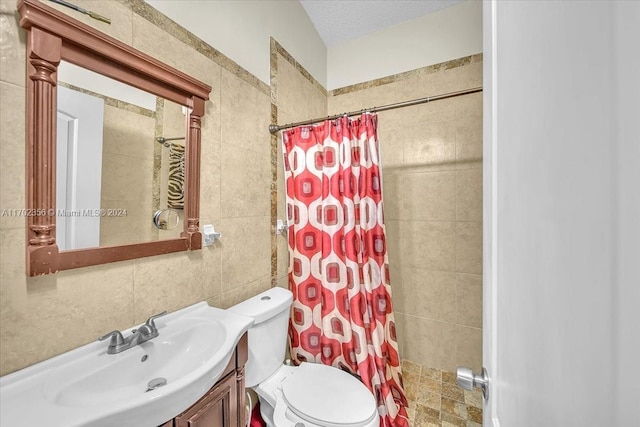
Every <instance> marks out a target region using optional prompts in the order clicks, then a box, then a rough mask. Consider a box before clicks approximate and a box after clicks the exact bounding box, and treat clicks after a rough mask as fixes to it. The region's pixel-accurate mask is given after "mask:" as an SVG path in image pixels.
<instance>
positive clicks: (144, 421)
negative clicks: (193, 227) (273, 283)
mask: <svg viewBox="0 0 640 427" xmlns="http://www.w3.org/2000/svg"><path fill="white" fill-rule="evenodd" d="M155 324H156V326H157V331H158V335H157V337H155V338H152V339H149V340H148V341H144V342H141V343H139V344H136V345H133V346H131V347H128V348H126V349H124V350H122V351H120V352H118V353H113V352H112V353H109V347H108V345H107V343H106V342H104V341H94V342H91V343H89V344H86V345H84V346H82V347H78V348H76V349H73V350H71V351H68V352H66V353H63V354H61V355H59V356H56V357H53V358H51V359H47V360H45V361H42V362H40V363H37V364H35V365H32V366H29V367H27V368H24V369H22V370H20V371H16V372H13V373H11V374H8V375H5V376H3V377H0V407H1V408H2V411H0V425H1V426H40V425H47V426H50V427H80V426H91V427H113V426H119V427H140V426H162V427H169V426H171V427H241V426H244V422H245V416H244V410H245V409H244V407H245V394H244V392H245V389H244V388H245V364H246V363H247V359H248V335H247V331H248V330H249V328H250V327H251V325H252V324H253V319H251V318H249V317H246V316H240V315H237V314H235V313H232V312H230V311H228V310H222V309H220V308H216V307H210V306H209V305H208V304H207V303H206V302H204V301H203V302H200V303H197V304H194V305H192V306H189V307H185V308H183V309H180V310H177V311H174V312H172V313H169V314H167V315H164V316H162V317H160V318H159V319H156V320H155ZM143 327H144V325H141V326H136V327H133V328H129V329H127V330H123V331H122V332H120V333H121V334H122V336H123V337H125V341H126V340H127V338H129V337H131V336H133V335H135V334H136V333H137V331H138V330H140V329H142V328H143ZM114 332H117V331H114ZM107 335H109V336H111V335H114V333H109V334H107ZM115 335H118V334H117V333H115Z"/></svg>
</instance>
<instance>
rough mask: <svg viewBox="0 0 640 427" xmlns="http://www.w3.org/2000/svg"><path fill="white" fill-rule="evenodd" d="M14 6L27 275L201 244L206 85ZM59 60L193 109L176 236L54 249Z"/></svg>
mask: <svg viewBox="0 0 640 427" xmlns="http://www.w3.org/2000/svg"><path fill="white" fill-rule="evenodd" d="M18 11H19V12H20V17H21V19H20V26H21V27H22V28H24V29H25V30H26V33H27V46H26V62H27V64H26V66H27V76H26V96H27V102H26V104H27V108H26V110H27V111H26V144H27V147H26V213H27V218H26V222H27V230H26V234H27V250H26V263H27V265H26V267H27V268H26V269H27V274H28V275H29V276H36V275H41V274H49V273H55V272H57V271H59V270H68V269H72V268H79V267H86V266H90V265H98V264H106V263H110V262H115V261H124V260H129V259H134V258H141V257H147V256H152V255H160V254H166V253H171V252H180V251H187V250H195V249H200V248H201V247H202V235H201V233H200V231H199V222H200V219H199V214H200V213H199V210H200V206H199V203H200V123H201V119H202V117H203V116H204V113H205V108H204V105H205V101H206V100H208V99H209V93H210V92H211V87H210V86H208V85H206V84H204V83H202V82H200V81H198V80H196V79H194V78H192V77H190V76H188V75H186V74H184V73H182V72H180V71H178V70H176V69H174V68H172V67H169V66H167V65H165V64H163V63H161V62H160V61H158V60H156V59H154V58H152V57H150V56H149V55H146V54H144V53H142V52H139V51H138V50H136V49H134V48H132V47H131V46H128V45H126V44H124V43H122V42H120V41H118V40H116V39H114V38H113V37H110V36H107V35H105V34H103V33H101V32H100V31H98V30H96V29H94V28H91V27H89V26H88V25H85V24H83V23H81V22H79V21H77V20H75V19H73V18H71V17H69V16H67V15H65V14H64V13H61V12H59V11H57V10H56V9H54V8H52V7H50V6H47V5H45V4H42V3H40V2H39V1H37V0H20V1H19V2H18ZM62 59H64V60H65V61H68V62H70V63H72V64H75V65H78V66H80V67H83V68H86V69H88V70H91V71H95V72H97V73H99V74H102V75H104V76H107V77H111V78H113V79H115V80H118V81H120V82H122V83H125V84H129V85H131V86H134V87H136V88H138V89H142V90H144V91H146V92H149V93H152V94H154V95H156V96H160V97H163V98H165V99H168V100H170V101H173V102H176V103H178V104H181V105H185V106H187V107H188V108H189V109H190V113H189V117H188V124H189V129H188V130H187V132H186V133H187V134H186V143H185V144H186V152H185V183H184V188H185V195H184V197H185V204H184V218H185V221H184V223H185V224H184V231H183V232H182V233H181V235H180V237H179V238H174V239H167V240H158V241H150V242H142V243H134V244H127V245H119V246H105V247H95V248H87V249H76V250H69V251H60V250H59V249H58V245H57V244H56V231H55V230H56V114H57V80H58V75H57V69H58V65H59V64H60V60H62ZM152 143H153V141H149V144H152ZM151 215H152V212H150V213H149V216H150V217H151Z"/></svg>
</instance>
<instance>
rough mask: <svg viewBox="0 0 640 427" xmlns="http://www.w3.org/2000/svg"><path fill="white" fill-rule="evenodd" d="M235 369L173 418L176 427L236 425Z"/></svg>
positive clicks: (231, 426)
mask: <svg viewBox="0 0 640 427" xmlns="http://www.w3.org/2000/svg"><path fill="white" fill-rule="evenodd" d="M236 399H237V392H236V375H235V371H234V372H232V373H231V374H230V375H228V376H226V377H225V378H224V379H223V380H221V381H220V382H218V384H217V385H216V386H215V387H214V388H212V389H211V390H210V391H209V392H208V393H207V394H206V395H204V397H202V398H201V399H200V400H199V401H198V402H196V403H195V404H194V405H193V406H192V407H191V408H189V409H188V410H187V411H186V412H184V413H183V414H182V415H179V416H178V417H176V419H175V425H176V427H236V424H237V421H236V420H237V414H236V413H235V411H236V410H237V408H236V404H235V401H236Z"/></svg>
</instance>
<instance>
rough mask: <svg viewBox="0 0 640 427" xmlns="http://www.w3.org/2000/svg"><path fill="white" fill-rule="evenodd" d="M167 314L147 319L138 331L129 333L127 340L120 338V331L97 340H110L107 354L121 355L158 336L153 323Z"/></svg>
mask: <svg viewBox="0 0 640 427" xmlns="http://www.w3.org/2000/svg"><path fill="white" fill-rule="evenodd" d="M165 314H167V312H166V311H163V312H162V313H159V314H154V315H153V316H151V317H149V318H148V319H147V321H146V322H145V324H144V325H142V326H140V327H139V328H138V329H134V330H133V331H131V332H132V333H131V335H130V336H128V337H127V338H124V337H123V336H122V332H120V331H111V332H109V333H108V334H106V335H103V336H101V337H99V338H98V340H100V341H104V340H106V339H107V338H111V341H109V348H108V349H107V353H108V354H117V353H121V352H123V351H125V350H128V349H130V348H131V347H135V346H136V345H138V344H142V343H143V342H146V341H149V340H151V339H154V338H155V337H157V336H158V328H156V323H155V322H154V320H155V319H157V318H158V317H160V316H164V315H165Z"/></svg>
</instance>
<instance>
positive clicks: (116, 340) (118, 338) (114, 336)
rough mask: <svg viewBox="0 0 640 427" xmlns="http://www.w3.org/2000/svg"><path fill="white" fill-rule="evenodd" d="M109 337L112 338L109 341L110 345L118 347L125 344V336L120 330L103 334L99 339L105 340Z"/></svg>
mask: <svg viewBox="0 0 640 427" xmlns="http://www.w3.org/2000/svg"><path fill="white" fill-rule="evenodd" d="M107 338H111V341H110V342H109V347H116V346H119V345H122V344H124V337H123V336H122V332H120V331H111V332H109V333H108V334H106V335H103V336H101V337H99V338H98V340H99V341H104V340H106V339H107Z"/></svg>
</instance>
